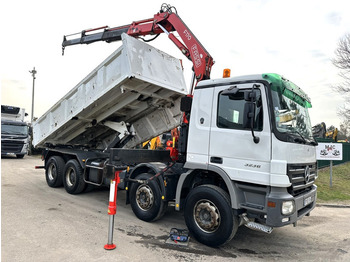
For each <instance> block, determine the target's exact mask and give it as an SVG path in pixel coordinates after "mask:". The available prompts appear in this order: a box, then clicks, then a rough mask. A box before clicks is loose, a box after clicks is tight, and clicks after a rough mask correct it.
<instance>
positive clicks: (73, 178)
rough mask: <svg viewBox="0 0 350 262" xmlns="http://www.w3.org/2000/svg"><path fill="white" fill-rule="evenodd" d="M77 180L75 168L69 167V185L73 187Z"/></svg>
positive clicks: (67, 179) (67, 175)
mask: <svg viewBox="0 0 350 262" xmlns="http://www.w3.org/2000/svg"><path fill="white" fill-rule="evenodd" d="M75 181H76V174H75V171H74V169H73V168H71V167H70V168H68V170H67V172H66V182H67V185H68V186H69V187H72V186H74V185H75Z"/></svg>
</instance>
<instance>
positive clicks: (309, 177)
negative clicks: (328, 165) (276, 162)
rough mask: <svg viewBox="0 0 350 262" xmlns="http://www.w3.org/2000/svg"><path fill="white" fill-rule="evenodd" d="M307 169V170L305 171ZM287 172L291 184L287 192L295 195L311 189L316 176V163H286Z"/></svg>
mask: <svg viewBox="0 0 350 262" xmlns="http://www.w3.org/2000/svg"><path fill="white" fill-rule="evenodd" d="M307 169H308V170H309V171H307ZM287 174H288V177H289V181H290V182H291V183H292V186H291V187H290V188H289V190H288V191H289V193H290V194H291V195H293V196H297V195H299V194H302V193H304V192H306V191H309V190H310V189H311V186H312V185H313V184H314V183H315V180H316V178H317V164H316V163H310V164H288V165H287Z"/></svg>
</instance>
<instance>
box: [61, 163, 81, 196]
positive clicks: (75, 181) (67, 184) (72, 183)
mask: <svg viewBox="0 0 350 262" xmlns="http://www.w3.org/2000/svg"><path fill="white" fill-rule="evenodd" d="M83 172H84V170H83V169H82V167H81V166H80V164H79V163H78V161H77V160H75V159H72V160H69V161H68V162H67V163H66V166H65V168H64V175H63V185H64V188H65V189H66V191H67V193H69V194H73V195H76V194H80V193H81V192H83V191H84V189H85V187H86V183H85V181H84V177H83V175H84V173H83Z"/></svg>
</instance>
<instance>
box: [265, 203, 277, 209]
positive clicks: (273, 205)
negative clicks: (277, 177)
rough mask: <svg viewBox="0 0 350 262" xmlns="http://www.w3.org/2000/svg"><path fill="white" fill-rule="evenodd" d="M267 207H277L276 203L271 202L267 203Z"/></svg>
mask: <svg viewBox="0 0 350 262" xmlns="http://www.w3.org/2000/svg"><path fill="white" fill-rule="evenodd" d="M267 206H268V207H273V208H274V207H276V202H272V201H269V202H267Z"/></svg>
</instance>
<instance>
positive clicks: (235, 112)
mask: <svg viewBox="0 0 350 262" xmlns="http://www.w3.org/2000/svg"><path fill="white" fill-rule="evenodd" d="M250 91H251V89H244V90H239V91H238V92H237V93H236V94H231V95H229V96H228V95H222V92H221V93H220V94H219V101H218V111H217V112H218V115H217V126H218V127H220V128H229V129H242V130H244V129H245V130H249V128H243V114H244V105H245V103H246V101H245V100H244V93H245V92H250ZM255 91H256V92H257V93H256V95H257V96H256V107H255V121H254V130H255V131H262V129H263V108H262V102H261V93H260V90H259V89H256V90H255Z"/></svg>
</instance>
